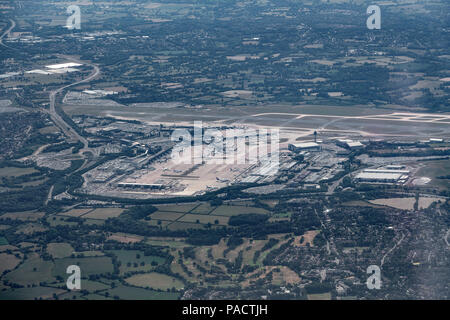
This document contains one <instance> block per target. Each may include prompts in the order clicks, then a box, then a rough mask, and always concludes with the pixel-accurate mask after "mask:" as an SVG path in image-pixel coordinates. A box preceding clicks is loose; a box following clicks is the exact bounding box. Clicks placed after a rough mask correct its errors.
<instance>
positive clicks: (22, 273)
mask: <svg viewBox="0 0 450 320" xmlns="http://www.w3.org/2000/svg"><path fill="white" fill-rule="evenodd" d="M52 268H53V263H52V262H51V261H44V260H42V259H41V258H40V257H38V256H37V255H33V256H32V257H30V258H28V259H27V260H25V262H24V263H23V264H21V265H20V266H19V267H18V268H17V269H15V270H14V271H11V272H9V273H7V274H6V275H5V276H4V279H5V280H8V281H10V282H13V283H17V284H20V285H23V286H26V285H31V284H36V285H37V284H39V283H41V282H52V281H54V280H55V278H54V276H53V275H52ZM64 271H65V270H64ZM64 276H65V273H64Z"/></svg>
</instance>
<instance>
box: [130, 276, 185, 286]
mask: <svg viewBox="0 0 450 320" xmlns="http://www.w3.org/2000/svg"><path fill="white" fill-rule="evenodd" d="M125 281H126V282H127V283H129V284H131V285H133V286H138V287H143V288H146V287H148V288H152V289H159V290H167V289H172V288H175V289H176V290H179V289H182V288H183V287H184V284H183V282H182V281H180V280H178V279H176V278H174V277H171V276H168V275H165V274H161V273H156V272H151V273H144V274H136V275H134V276H131V277H129V278H127V279H125Z"/></svg>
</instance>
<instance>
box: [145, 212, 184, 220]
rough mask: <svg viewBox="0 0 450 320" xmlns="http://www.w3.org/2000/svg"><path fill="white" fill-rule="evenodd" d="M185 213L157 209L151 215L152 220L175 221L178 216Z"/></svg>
mask: <svg viewBox="0 0 450 320" xmlns="http://www.w3.org/2000/svg"><path fill="white" fill-rule="evenodd" d="M183 214H184V213H179V212H173V211H156V212H154V213H152V214H151V215H150V217H151V218H152V220H154V219H156V220H167V221H175V220H177V219H178V218H180V217H182V216H183Z"/></svg>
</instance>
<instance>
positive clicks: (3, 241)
mask: <svg viewBox="0 0 450 320" xmlns="http://www.w3.org/2000/svg"><path fill="white" fill-rule="evenodd" d="M6 244H9V242H8V240H6V238H5V237H0V246H4V245H6Z"/></svg>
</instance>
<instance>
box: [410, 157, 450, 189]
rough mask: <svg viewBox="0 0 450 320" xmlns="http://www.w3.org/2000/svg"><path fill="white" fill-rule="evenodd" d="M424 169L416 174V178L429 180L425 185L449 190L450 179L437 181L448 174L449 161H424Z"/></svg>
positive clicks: (449, 168)
mask: <svg viewBox="0 0 450 320" xmlns="http://www.w3.org/2000/svg"><path fill="white" fill-rule="evenodd" d="M421 163H422V164H423V165H424V166H425V167H423V168H421V169H420V170H419V171H418V172H417V176H418V177H428V178H431V182H429V183H428V184H427V185H433V186H436V187H439V188H441V189H445V190H448V189H450V179H438V177H439V176H446V175H448V173H449V172H450V160H437V161H424V162H421Z"/></svg>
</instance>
